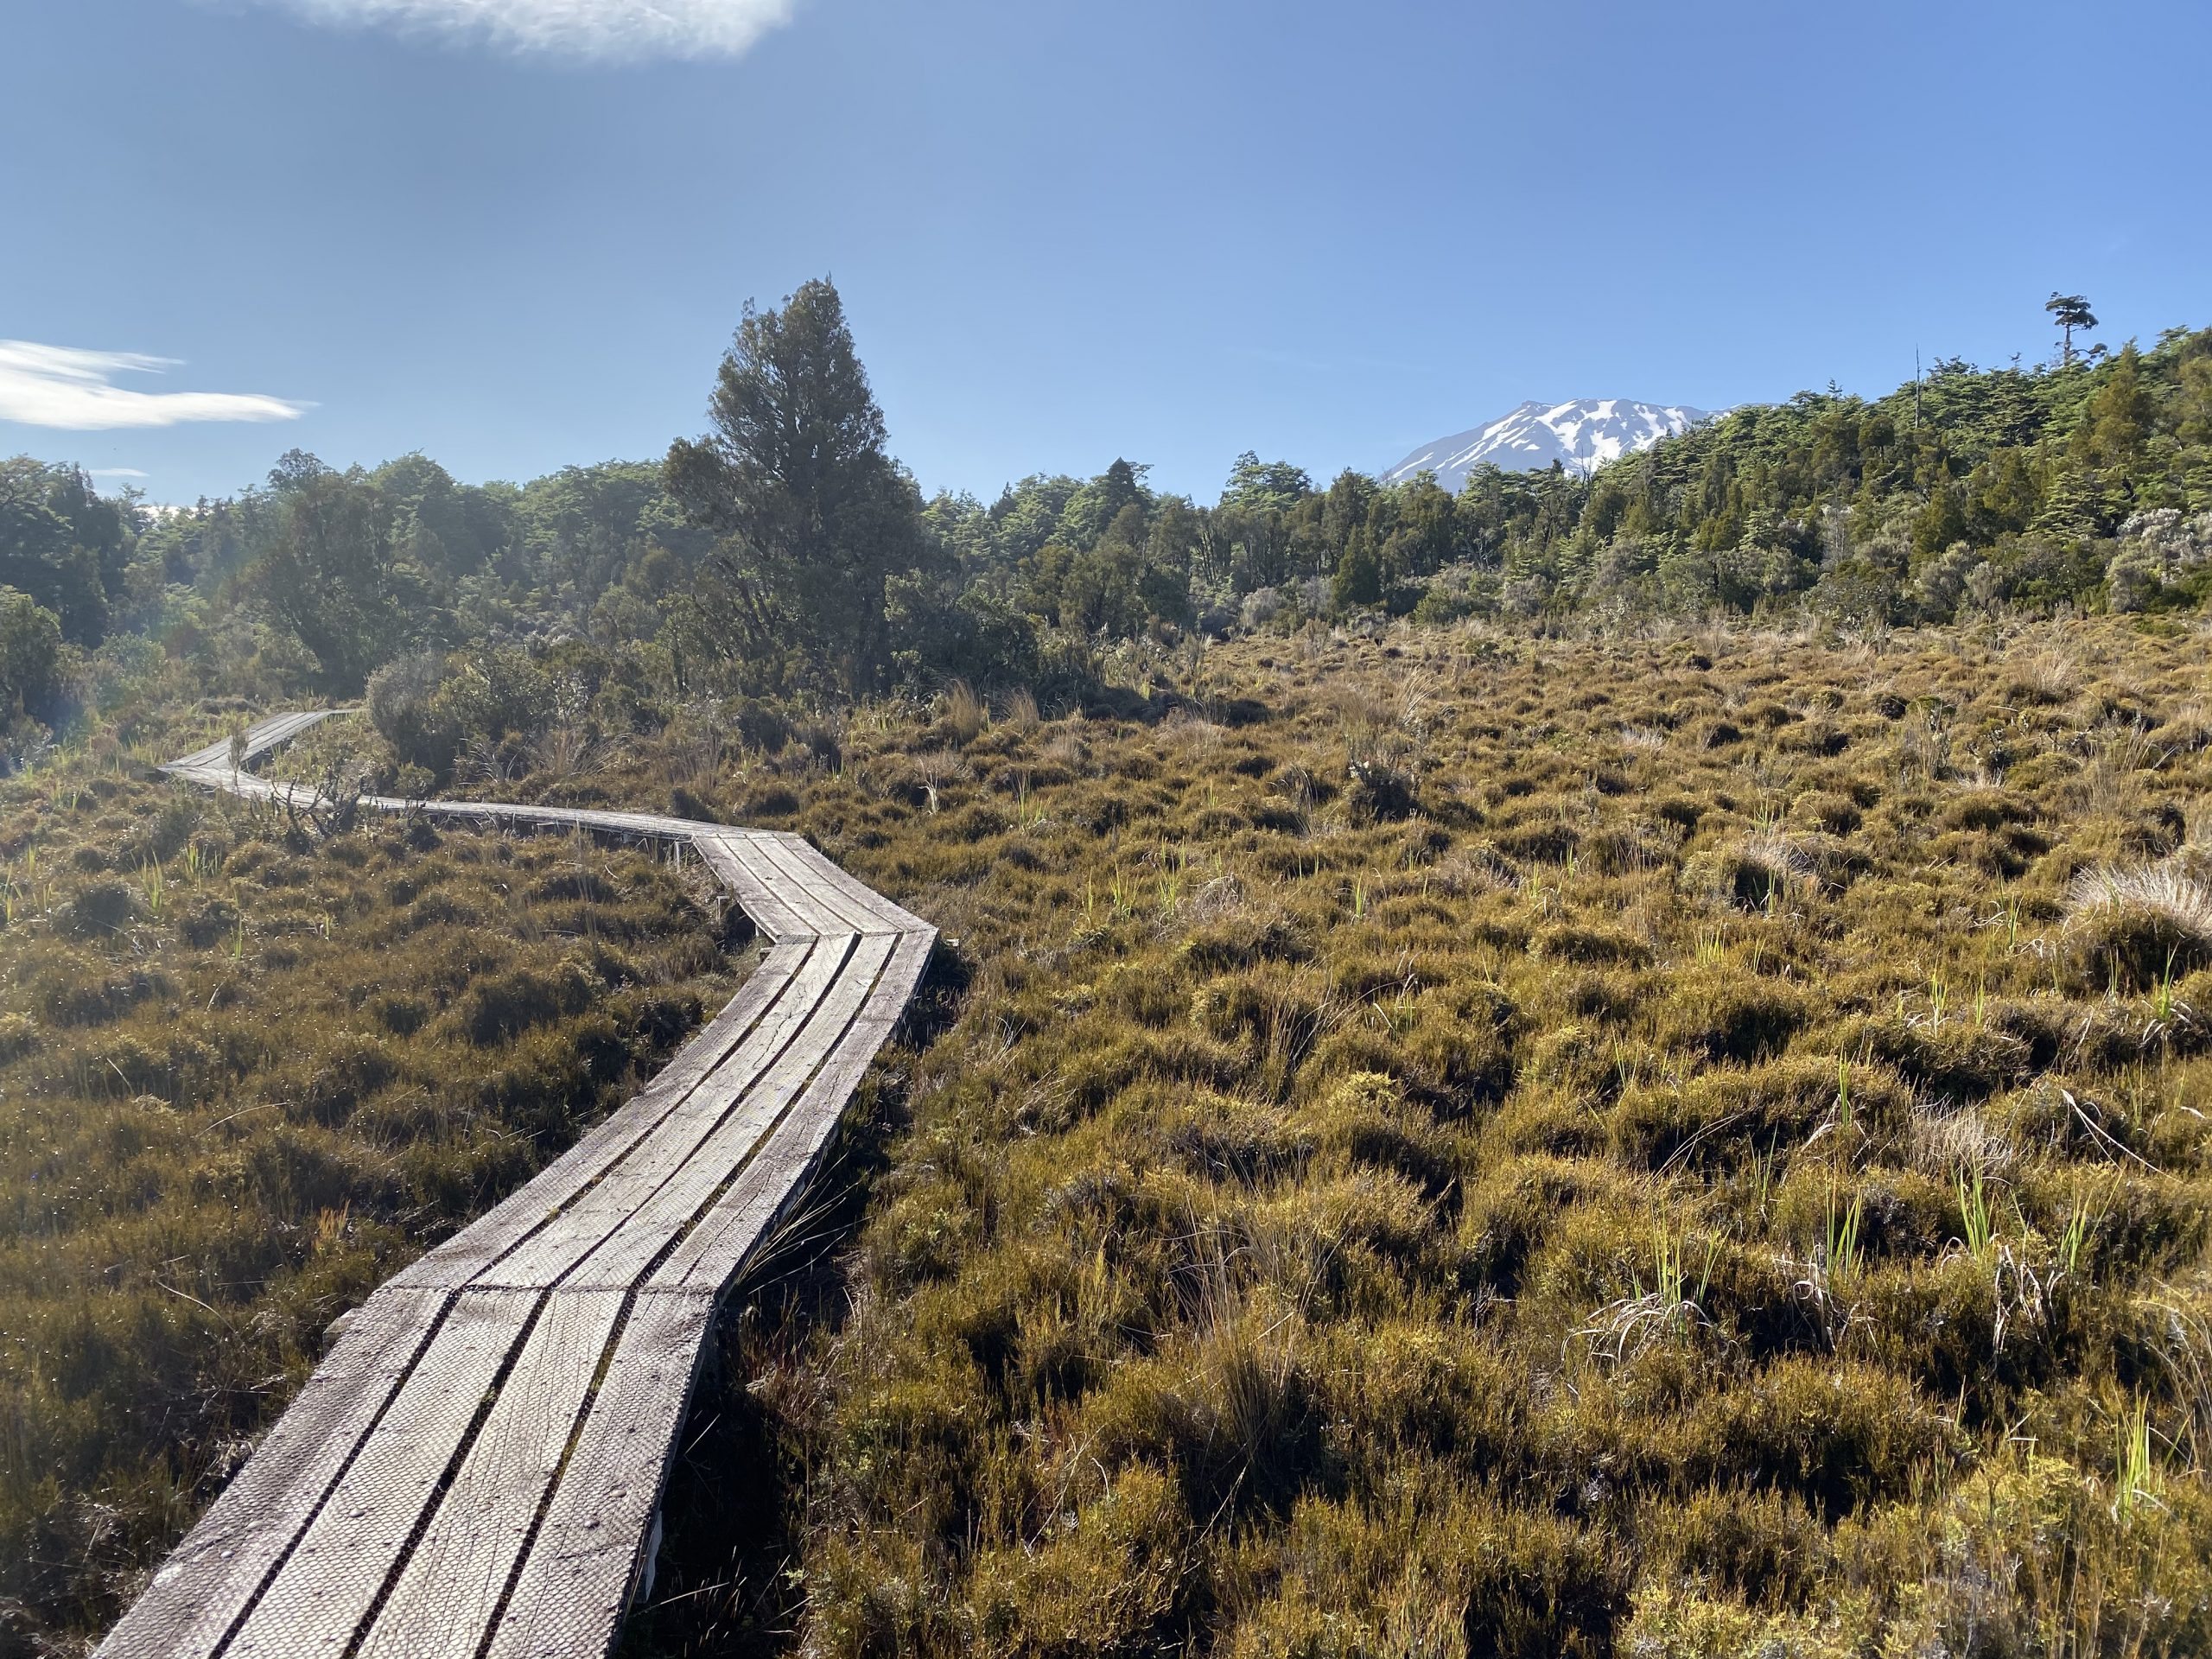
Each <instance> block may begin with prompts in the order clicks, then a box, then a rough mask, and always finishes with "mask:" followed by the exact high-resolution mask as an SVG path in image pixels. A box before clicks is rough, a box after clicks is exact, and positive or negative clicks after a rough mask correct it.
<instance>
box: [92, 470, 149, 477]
mask: <svg viewBox="0 0 2212 1659" xmlns="http://www.w3.org/2000/svg"><path fill="white" fill-rule="evenodd" d="M85 476H86V478H146V477H149V476H150V474H146V473H142V472H140V471H139V470H138V469H137V467H86V468H85Z"/></svg>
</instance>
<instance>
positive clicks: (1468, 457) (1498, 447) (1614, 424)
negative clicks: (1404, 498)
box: [1383, 397, 1709, 491]
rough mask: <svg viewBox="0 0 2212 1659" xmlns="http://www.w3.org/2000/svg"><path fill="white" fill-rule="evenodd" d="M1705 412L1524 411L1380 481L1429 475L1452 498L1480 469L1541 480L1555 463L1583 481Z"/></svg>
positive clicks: (1564, 407)
mask: <svg viewBox="0 0 2212 1659" xmlns="http://www.w3.org/2000/svg"><path fill="white" fill-rule="evenodd" d="M1708 418H1709V416H1708V415H1707V411H1706V410H1701V409H1692V408H1690V407H1688V405H1687V404H1664V405H1662V404H1638V403H1632V402H1630V400H1628V399H1627V398H1624V397H1580V398H1577V399H1575V400H1574V401H1573V403H1567V404H1539V403H1526V404H1522V405H1521V407H1520V408H1518V409H1516V410H1514V411H1513V412H1512V413H1511V414H1510V415H1504V416H1500V417H1499V418H1498V419H1497V420H1494V421H1492V422H1491V423H1489V424H1488V425H1486V426H1478V427H1474V428H1471V429H1469V430H1467V431H1465V432H1455V433H1453V434H1452V435H1451V436H1450V437H1448V438H1439V439H1437V440H1436V442H1433V443H1427V444H1423V445H1422V446H1421V448H1418V449H1416V450H1414V452H1413V454H1409V455H1408V456H1407V457H1406V458H1405V459H1404V460H1403V461H1400V462H1399V463H1398V464H1397V465H1396V466H1395V467H1392V468H1391V469H1390V470H1389V472H1387V473H1385V474H1383V482H1384V483H1385V484H1403V483H1407V482H1409V481H1410V480H1412V479H1413V478H1414V475H1415V474H1420V473H1433V474H1436V481H1437V482H1438V483H1439V484H1440V485H1441V486H1443V487H1444V488H1446V489H1447V490H1452V491H1457V490H1458V489H1459V486H1460V485H1461V484H1463V483H1465V481H1466V477H1467V474H1469V473H1470V472H1471V471H1473V470H1474V468H1475V467H1478V466H1479V465H1481V464H1482V463H1483V462H1484V461H1488V462H1489V463H1490V464H1491V466H1493V467H1497V468H1499V469H1500V470H1502V471H1504V472H1509V473H1534V472H1540V471H1541V470H1542V469H1543V468H1545V467H1549V466H1550V465H1551V464H1552V463H1553V462H1554V461H1557V462H1559V463H1560V466H1562V467H1566V468H1567V471H1569V472H1571V473H1575V474H1580V475H1581V476H1583V477H1585V478H1586V477H1588V476H1589V475H1590V474H1592V472H1594V471H1596V470H1597V468H1598V467H1599V466H1600V465H1602V464H1603V463H1604V462H1605V461H1618V460H1619V459H1620V457H1621V456H1623V455H1632V454H1638V453H1639V452H1641V451H1643V450H1645V449H1649V448H1650V447H1651V446H1652V445H1653V444H1655V443H1656V442H1659V440H1660V439H1662V438H1671V437H1675V436H1677V435H1680V434H1681V433H1684V432H1687V431H1688V430H1689V429H1690V428H1692V427H1694V426H1695V425H1696V424H1697V423H1699V422H1700V421H1703V420H1706V419H1708Z"/></svg>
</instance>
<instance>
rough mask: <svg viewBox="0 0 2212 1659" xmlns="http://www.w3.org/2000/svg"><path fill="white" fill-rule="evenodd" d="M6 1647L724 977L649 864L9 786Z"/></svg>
mask: <svg viewBox="0 0 2212 1659" xmlns="http://www.w3.org/2000/svg"><path fill="white" fill-rule="evenodd" d="M178 747H182V745H181V744H180V745H179V746H178ZM0 891H4V893H5V894H6V899H7V903H6V907H5V918H6V925H5V927H4V930H0V1332H5V1340H4V1341H0V1651H7V1652H10V1653H13V1652H26V1653H28V1652H49V1651H51V1652H60V1651H69V1650H74V1649H72V1648H70V1647H69V1646H68V1645H67V1643H68V1641H69V1639H70V1638H69V1636H68V1633H69V1632H72V1631H86V1630H97V1629H98V1628H99V1627H100V1626H101V1625H103V1624H105V1623H107V1622H108V1621H109V1620H111V1619H112V1618H114V1617H115V1616H116V1615H117V1614H118V1612H119V1611H121V1608H122V1606H123V1605H124V1602H125V1600H126V1599H127V1598H128V1597H129V1596H130V1593H131V1592H133V1590H134V1589H135V1587H136V1586H137V1584H138V1583H139V1582H140V1581H141V1580H142V1579H143V1573H145V1571H146V1570H147V1569H148V1568H149V1567H150V1566H151V1565H152V1563H153V1561H154V1560H156V1558H157V1557H158V1555H159V1554H161V1553H162V1551H163V1550H164V1549H166V1548H168V1545H169V1544H170V1543H171V1542H173V1541H175V1537H176V1536H177V1535H178V1534H179V1533H180V1532H181V1530H182V1529H183V1528H184V1527H185V1526H186V1525H187V1524H188V1523H189V1522H190V1521H191V1519H192V1518H193V1516H194V1515H195V1514H196V1512H197V1511H198V1510H199V1509H200V1507H201V1506H202V1505H203V1504H205V1503H207V1500H208V1499H209V1498H210V1497H212V1496H213V1494H214V1492H215V1491H218V1490H219V1488H220V1486H221V1484H222V1483H223V1482H224V1480H225V1479H226V1478H228V1476H229V1475H230V1473H231V1472H232V1471H233V1470H235V1469H236V1467H237V1466H238V1463H239V1462H240V1460H241V1459H242V1458H243V1457H244V1455H245V1451H246V1449H247V1447H248V1446H250V1445H251V1440H252V1439H253V1437H254V1436H255V1435H256V1434H257V1433H258V1432H259V1431H260V1430H261V1429H262V1428H263V1427H265V1426H266V1425H267V1424H268V1423H269V1422H270V1421H273V1420H274V1418H275V1416H276V1414H277V1412H278V1411H279V1410H280V1409H281V1408H282V1407H283V1404H284V1402H286V1401H287V1400H288V1399H289V1396H290V1395H291V1394H292V1392H293V1390H294V1389H296V1387H297V1386H298V1384H299V1383H300V1382H301V1381H302V1379H303V1378H304V1376H306V1374H307V1372H308V1370H309V1369H310V1367H311V1366H312V1365H313V1363H314V1362H315V1358H316V1357H317V1356H318V1354H319V1353H320V1351H321V1333H322V1332H323V1330H324V1328H325V1327H326V1326H327V1325H328V1324H329V1323H330V1321H331V1320H332V1319H334V1318H335V1317H336V1316H337V1315H339V1314H340V1313H343V1312H345V1311H346V1310H347V1309H348V1308H350V1307H352V1306H354V1305H355V1304H356V1303H358V1302H359V1300H360V1299H361V1298H362V1297H363V1296H364V1295H365V1294H367V1292H368V1291H369V1290H370V1289H371V1288H372V1287H374V1286H375V1285H376V1284H377V1283H378V1282H379V1281H381V1280H383V1279H384V1278H385V1277H387V1276H389V1275H390V1274H391V1273H393V1272H395V1271H397V1269H398V1268H401V1267H402V1266H404V1264H405V1263H406V1262H408V1261H410V1259H412V1258H413V1256H414V1255H416V1253H418V1252H419V1251H420V1250H421V1249H423V1248H424V1247H425V1246H426V1245H428V1244H429V1243H434V1242H435V1240H437V1239H438V1238H440V1237H442V1236H444V1235H445V1234H447V1233H449V1232H451V1231H452V1230H454V1229H455V1228H456V1227H458V1226H459V1225H460V1224H461V1223H463V1222H465V1221H466V1220H467V1219H468V1218H469V1217H472V1216H474V1215H475V1214H476V1213H478V1212H479V1211H481V1210H482V1209H484V1208H485V1207H486V1205H489V1204H491V1203H492V1202H493V1201H495V1200H496V1199H498V1198H499V1197H501V1196H502V1195H504V1194H505V1192H508V1191H510V1190H511V1189H512V1188H513V1187H514V1186H515V1185H517V1184H518V1183H519V1182H520V1181H521V1180H523V1179H525V1178H526V1177H527V1176H529V1175H530V1174H531V1173H533V1172H534V1171H535V1170H536V1169H537V1168H538V1167H539V1166H541V1165H543V1163H544V1162H546V1161H547V1160H550V1158H552V1157H553V1156H555V1155H556V1154H558V1153H560V1152H561V1151H562V1150H563V1149H564V1148H565V1147H567V1146H568V1145H569V1143H570V1142H571V1141H573V1140H574V1139H575V1137H576V1135H578V1134H579V1133H581V1132H582V1129H584V1128H588V1126H589V1125H590V1124H591V1123H592V1122H594V1121H595V1120H596V1119H597V1118H598V1117H599V1116H601V1114H602V1113H603V1112H604V1111H605V1110H606V1109H607V1108H608V1107H609V1106H611V1105H612V1104H613V1103H614V1102H616V1101H617V1100H619V1099H620V1097H621V1096H623V1094H624V1093H625V1092H626V1090H629V1089H630V1088H632V1087H633V1086H634V1084H635V1080H636V1079H637V1078H638V1077H641V1076H644V1075H646V1074H648V1073H649V1072H650V1071H652V1069H653V1068H654V1067H655V1066H656V1065H658V1063H659V1061H660V1060H661V1059H662V1058H664V1057H665V1056H666V1055H667V1054H668V1053H669V1052H671V1050H672V1049H673V1048H674V1047H675V1046H676V1045H677V1044H678V1043H679V1042H680V1041H681V1040H682V1039H683V1037H684V1035H685V1034H686V1033H688V1032H689V1031H690V1029H691V1028H692V1027H693V1026H694V1025H695V1024H696V1022H697V1020H699V1018H700V1016H701V1014H702V1011H703V1010H706V1009H709V1008H711V1007H715V1006H718V1005H719V1003H720V1002H721V1001H723V1000H725V999H726V998H727V996H728V994H729V991H730V989H731V988H732V987H733V982H734V973H735V968H734V964H733V963H732V962H731V961H730V960H729V959H728V958H727V957H725V955H724V953H723V951H722V950H721V948H720V946H719V944H718V931H717V922H716V917H715V913H714V912H713V911H712V910H711V909H710V908H709V907H708V906H703V905H702V902H701V900H702V894H701V893H699V892H698V891H696V890H695V889H694V887H692V886H691V885H690V882H688V881H687V880H684V879H683V878H682V877H681V876H679V875H678V874H677V873H676V872H674V871H672V870H671V869H670V868H667V867H666V866H665V865H664V864H663V863H661V862H660V861H658V860H656V859H655V858H653V857H652V856H651V855H644V854H635V853H630V854H620V855H613V854H608V853H605V852H601V851H600V850H598V849H594V848H591V847H588V846H584V845H579V844H577V843H575V842H570V841H569V840H567V839H565V838H561V837H545V838H542V839H537V840H508V839H504V838H501V837H498V836H482V835H473V834H446V835H439V834H434V833H430V832H429V831H427V830H426V829H424V828H423V826H419V825H418V826H413V827H412V828H410V826H408V825H405V824H404V823H378V824H365V825H364V826H363V827H361V828H360V829H357V830H355V831H353V832H352V833H349V834H346V835H340V836H334V837H331V838H327V839H321V838H316V837H314V836H300V835H298V834H297V833H296V830H295V826H293V825H292V824H291V823H289V821H288V819H287V818H286V817H285V816H284V815H283V814H282V813H279V812H275V811H271V810H267V809H265V808H256V807H253V806H250V805H247V804H242V803H238V802H233V801H228V800H219V799H213V798H207V797H205V796H203V795H202V794H200V792H198V791H188V790H187V789H185V788H184V787H183V786H181V785H171V784H168V783H167V782H165V781H162V780H160V779H156V778H155V777H153V776H151V775H149V774H148V773H146V772H143V771H141V770H139V769H138V768H137V767H136V766H124V767H122V768H120V769H118V768H113V767H111V768H107V769H105V770H104V771H94V770H92V768H91V767H90V766H88V765H87V763H86V761H84V760H65V761H64V762H62V763H61V764H60V765H58V766H54V767H52V768H50V769H48V771H46V772H41V774H39V775H37V776H36V777H35V778H33V779H28V780H25V779H18V780H16V781H15V782H13V783H10V784H9V785H5V786H4V787H3V788H0Z"/></svg>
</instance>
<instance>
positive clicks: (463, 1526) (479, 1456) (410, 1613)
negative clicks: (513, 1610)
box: [359, 1291, 623, 1659]
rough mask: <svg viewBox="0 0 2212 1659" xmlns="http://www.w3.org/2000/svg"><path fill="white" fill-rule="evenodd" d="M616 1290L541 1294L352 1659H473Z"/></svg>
mask: <svg viewBox="0 0 2212 1659" xmlns="http://www.w3.org/2000/svg"><path fill="white" fill-rule="evenodd" d="M622 1303H623V1296H622V1294H621V1293H620V1291H582V1292H563V1293H557V1294H555V1295H554V1296H552V1297H551V1298H550V1300H549V1301H548V1303H547V1305H546V1307H545V1311H544V1313H542V1314H541V1315H540V1316H539V1318H538V1321H537V1325H536V1327H535V1328H534V1329H532V1331H531V1333H530V1340H529V1342H528V1343H527V1344H525V1345H524V1348H523V1351H522V1356H521V1357H520V1358H519V1359H518V1360H517V1361H516V1362H515V1368H514V1370H513V1372H512V1375H511V1376H509V1377H508V1379H507V1383H506V1386H505V1388H503V1389H500V1391H499V1400H498V1402H496V1403H495V1404H494V1405H493V1408H492V1413H491V1415H490V1416H488V1417H486V1419H485V1420H484V1427H483V1428H482V1429H481V1430H480V1431H479V1432H478V1433H477V1436H476V1439H475V1440H474V1443H473V1444H472V1445H471V1446H469V1448H468V1456H467V1459H465V1460H464V1461H463V1462H462V1464H461V1472H460V1473H459V1474H458V1475H457V1476H455V1477H454V1483H453V1485H452V1488H451V1489H450V1490H449V1491H448V1492H447V1493H446V1495H445V1497H444V1499H443V1501H442V1502H441V1503H439V1505H438V1508H437V1512H436V1514H435V1516H432V1517H431V1521H430V1524H429V1529H428V1530H426V1531H425V1532H424V1533H423V1536H422V1538H421V1540H420V1541H418V1542H417V1543H416V1546H415V1548H414V1550H413V1552H412V1553H411V1554H410V1555H409V1556H408V1558H407V1565H406V1567H405V1568H404V1570H403V1571H402V1572H401V1573H400V1575H399V1580H398V1582H397V1584H395V1585H394V1586H393V1587H392V1592H391V1596H390V1597H389V1598H388V1599H386V1600H385V1604H384V1607H383V1610H382V1611H380V1612H378V1615H377V1618H376V1623H375V1624H373V1625H372V1627H371V1628H370V1630H369V1634H368V1639H367V1641H366V1642H365V1643H363V1645H362V1647H361V1649H360V1655H359V1659H475V1654H476V1650H477V1649H478V1648H479V1647H480V1646H481V1645H482V1643H483V1639H484V1632H485V1631H486V1630H488V1629H490V1628H491V1624H492V1619H493V1615H494V1614H495V1613H496V1612H497V1611H498V1610H499V1603H500V1600H501V1599H502V1598H503V1597H504V1596H505V1592H506V1587H507V1580H508V1579H509V1577H510V1576H511V1574H512V1572H513V1569H514V1565H515V1563H516V1561H517V1560H519V1559H520V1557H521V1555H522V1552H523V1548H524V1545H525V1544H526V1543H527V1542H528V1541H529V1539H530V1535H531V1533H532V1532H533V1531H535V1530H536V1529H537V1516H538V1511H539V1510H540V1508H541V1507H542V1506H543V1503H544V1501H545V1498H546V1496H547V1494H548V1493H549V1492H550V1491H551V1489H552V1485H553V1480H554V1477H555V1475H556V1473H557V1472H558V1471H559V1469H560V1465H561V1461H562V1458H563V1453H564V1452H566V1451H567V1450H568V1446H569V1438H570V1436H571V1435H572V1434H573V1433H575V1430H576V1428H577V1426H578V1425H579V1424H580V1423H581V1421H582V1418H583V1413H584V1407H585V1405H586V1403H587V1402H588V1400H589V1398H590V1395H591V1386H592V1382H593V1379H594V1376H596V1375H597V1374H598V1371H599V1368H600V1363H601V1360H603V1359H604V1358H605V1357H606V1356H607V1343H608V1340H609V1338H611V1337H612V1336H613V1332H614V1326H615V1321H616V1319H618V1318H619V1317H620V1314H621V1312H622Z"/></svg>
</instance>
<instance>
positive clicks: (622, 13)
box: [273, 0, 796, 61]
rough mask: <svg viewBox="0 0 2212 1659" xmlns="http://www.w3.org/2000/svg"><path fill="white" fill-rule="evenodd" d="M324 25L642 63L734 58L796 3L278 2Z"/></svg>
mask: <svg viewBox="0 0 2212 1659" xmlns="http://www.w3.org/2000/svg"><path fill="white" fill-rule="evenodd" d="M273 3H277V4H281V5H284V6H287V7H289V9H290V10H293V11H295V12H297V13H299V14H300V15H301V16H304V17H307V18H309V19H311V20H312V21H314V22H320V23H336V24H371V25H378V26H383V27H386V28H391V29H398V30H400V31H401V32H403V33H406V34H412V35H432V36H441V37H445V38H450V39H458V40H462V41H485V42H487V43H489V44H491V45H493V46H495V47H499V48H504V49H505V50H508V51H512V52H524V53H535V52H543V53H550V54H555V55H558V56H563V57H576V58H597V59H603V60H619V61H634V60H638V59H642V58H734V57H736V56H738V55H739V54H741V53H743V52H744V51H745V50H746V48H748V47H750V46H751V45H752V44H753V41H756V40H758V39H760V36H761V35H764V34H766V32H767V31H768V30H770V29H774V28H776V27H778V26H779V25H780V24H782V23H785V22H788V21H790V18H791V10H792V7H793V5H794V4H795V3H796V0H273Z"/></svg>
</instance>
